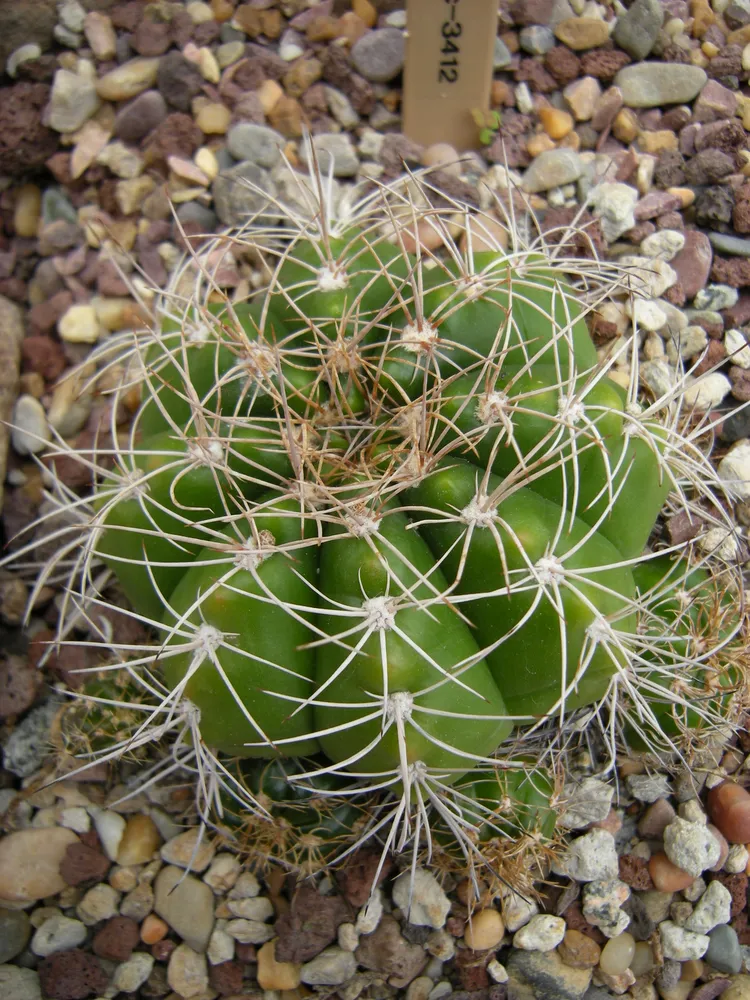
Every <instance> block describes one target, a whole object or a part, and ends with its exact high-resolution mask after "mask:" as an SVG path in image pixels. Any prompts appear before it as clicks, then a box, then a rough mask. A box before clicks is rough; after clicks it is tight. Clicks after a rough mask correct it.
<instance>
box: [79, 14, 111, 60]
mask: <svg viewBox="0 0 750 1000" xmlns="http://www.w3.org/2000/svg"><path fill="white" fill-rule="evenodd" d="M83 34H84V36H85V38H86V41H87V42H88V43H89V46H90V47H91V51H92V52H93V53H94V55H95V56H96V58H97V59H99V60H101V61H102V62H107V61H109V60H110V59H114V58H115V55H116V54H117V35H116V34H115V29H114V27H113V26H112V19H111V18H110V17H109V16H108V15H107V14H102V13H100V12H99V11H95V10H92V11H89V13H88V14H87V15H86V17H85V18H84V21H83Z"/></svg>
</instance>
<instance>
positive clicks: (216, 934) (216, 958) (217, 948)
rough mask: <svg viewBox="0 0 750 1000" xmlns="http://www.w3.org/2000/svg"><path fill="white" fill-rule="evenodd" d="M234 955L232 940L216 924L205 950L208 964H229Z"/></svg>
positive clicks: (233, 942) (233, 941)
mask: <svg viewBox="0 0 750 1000" xmlns="http://www.w3.org/2000/svg"><path fill="white" fill-rule="evenodd" d="M234 953H235V940H234V938H233V937H231V936H230V935H229V934H227V932H226V931H225V930H224V929H223V928H222V927H219V925H218V924H217V925H216V927H214V929H213V930H212V931H211V938H210V940H209V942H208V948H207V949H206V958H207V959H208V961H209V964H210V965H221V963H222V962H231V961H232V960H233V959H234Z"/></svg>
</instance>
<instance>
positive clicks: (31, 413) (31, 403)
mask: <svg viewBox="0 0 750 1000" xmlns="http://www.w3.org/2000/svg"><path fill="white" fill-rule="evenodd" d="M12 419H13V426H12V428H11V432H10V440H11V443H12V445H13V450H14V451H15V452H16V454H17V455H36V454H37V453H38V452H40V451H44V448H45V447H46V445H47V442H48V441H49V439H50V429H49V424H48V423H47V414H46V413H45V412H44V407H43V406H42V404H41V403H40V402H39V400H38V399H35V398H34V397H33V396H30V395H28V393H24V394H23V395H22V396H19V397H18V399H17V400H16V405H15V407H14V408H13V418H12Z"/></svg>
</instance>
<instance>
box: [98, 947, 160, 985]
mask: <svg viewBox="0 0 750 1000" xmlns="http://www.w3.org/2000/svg"><path fill="white" fill-rule="evenodd" d="M154 963H155V959H154V956H153V955H149V954H148V952H145V951H136V952H134V953H133V954H132V955H131V956H130V958H126V959H125V961H124V962H121V963H120V964H119V965H118V966H117V968H116V969H115V971H114V973H113V975H112V986H111V989H112V992H113V993H114V992H115V991H117V992H118V993H136V991H137V990H139V989H140V988H141V986H143V984H144V983H145V982H146V980H147V979H148V977H149V976H150V975H151V973H152V971H153V968H154ZM170 985H171V984H170Z"/></svg>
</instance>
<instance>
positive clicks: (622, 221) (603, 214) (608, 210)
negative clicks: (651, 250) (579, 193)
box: [589, 181, 638, 243]
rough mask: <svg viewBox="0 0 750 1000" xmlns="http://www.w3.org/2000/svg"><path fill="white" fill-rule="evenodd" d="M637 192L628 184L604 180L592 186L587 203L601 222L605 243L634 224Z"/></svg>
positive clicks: (615, 238) (620, 234)
mask: <svg viewBox="0 0 750 1000" xmlns="http://www.w3.org/2000/svg"><path fill="white" fill-rule="evenodd" d="M637 201H638V192H637V191H636V190H635V188H632V187H630V185H629V184H620V183H618V182H616V181H605V182H604V183H602V184H598V185H597V186H596V187H594V188H592V190H591V192H590V193H589V203H590V205H591V206H592V209H593V212H594V215H596V216H597V217H598V219H599V221H600V223H601V227H602V235H603V236H604V239H605V240H606V241H607V243H614V242H615V240H617V239H619V238H620V236H622V234H623V233H625V232H627V231H628V229H632V228H633V226H634V225H635V214H634V209H635V205H636V202H637Z"/></svg>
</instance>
